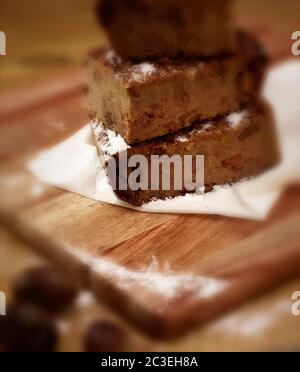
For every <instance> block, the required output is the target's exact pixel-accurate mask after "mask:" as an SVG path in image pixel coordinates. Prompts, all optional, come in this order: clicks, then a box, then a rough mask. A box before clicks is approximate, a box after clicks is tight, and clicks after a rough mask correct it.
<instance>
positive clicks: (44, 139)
mask: <svg viewBox="0 0 300 372" xmlns="http://www.w3.org/2000/svg"><path fill="white" fill-rule="evenodd" d="M262 36H265V39H267V37H266V35H262ZM268 37H269V35H268ZM271 40H273V39H271ZM272 45H273V47H274V46H276V48H273V47H272ZM269 47H270V48H271V50H273V55H274V56H276V57H278V56H281V55H282V54H283V49H278V43H276V42H274V40H273V44H272V43H269ZM272 48H273V49H272ZM81 85H82V77H81V74H80V72H79V71H77V70H74V71H70V72H67V73H65V74H63V75H60V76H56V77H53V78H52V79H47V80H45V81H44V82H41V83H39V84H35V85H31V86H29V87H23V88H20V89H18V90H17V91H12V92H3V93H1V94H0V203H1V206H0V219H1V221H2V222H4V223H5V224H6V225H7V226H8V227H9V228H10V229H12V231H14V232H15V233H16V234H17V235H18V236H19V237H20V238H22V239H24V240H25V241H26V242H28V243H30V244H31V246H32V247H34V248H35V249H36V250H37V251H38V252H39V253H40V254H43V255H44V256H46V257H48V258H50V259H51V260H53V261H54V262H55V263H56V264H58V265H60V266H62V267H63V268H64V269H65V270H68V271H69V272H70V274H71V275H73V276H74V278H77V279H79V280H80V281H81V282H82V284H83V285H85V286H87V287H88V288H91V289H92V290H93V292H94V293H95V294H97V296H99V297H100V298H101V299H102V300H104V301H105V302H107V303H108V304H110V305H111V306H113V307H114V308H115V309H116V310H118V311H119V312H120V313H121V314H122V315H125V316H127V317H128V318H129V319H131V320H132V321H133V322H134V323H135V324H137V325H138V326H140V327H142V328H143V329H144V330H146V331H147V332H149V333H150V334H151V335H153V336H155V337H161V338H169V337H175V336H177V335H179V334H181V333H182V332H185V331H187V330H189V329H191V328H192V327H193V326H194V325H196V324H203V323H205V322H207V321H209V320H211V319H212V318H214V317H216V316H218V315H221V314H223V313H224V312H225V311H227V310H229V309H231V308H233V307H235V306H238V305H240V304H241V303H243V302H245V301H248V300H250V299H251V298H252V297H253V296H257V295H258V294H261V293H263V292H264V291H267V290H268V289H270V288H272V287H274V286H275V285H277V284H279V283H281V282H282V281H283V280H285V279H287V278H290V277H292V276H294V275H296V274H298V273H299V272H300V245H299V244H300V243H299V241H300V239H299V238H300V233H299V223H300V188H299V187H297V186H295V187H293V188H291V189H290V190H288V191H287V192H286V193H285V195H284V196H283V197H282V199H281V200H280V202H279V203H278V204H277V205H276V207H275V208H274V210H273V212H272V214H271V216H270V217H269V219H268V220H267V221H265V222H263V223H259V222H253V221H245V220H239V219H229V218H225V217H219V216H188V215H186V216H182V215H180V216H179V215H178V216H176V215H156V214H141V213H139V212H135V211H131V210H127V209H123V208H120V207H115V206H110V205H105V204H103V203H98V202H95V201H92V200H89V199H86V198H83V197H81V196H78V195H74V194H71V193H68V192H65V191H62V190H58V189H55V188H52V187H49V186H47V185H44V184H42V183H41V182H40V181H39V180H37V179H35V178H34V177H32V176H31V175H30V174H29V173H28V172H27V171H26V169H25V167H24V163H25V161H26V159H28V157H30V156H32V155H33V154H34V153H35V152H36V151H38V150H40V149H43V148H45V147H48V146H51V145H53V144H54V143H57V142H59V141H61V140H62V139H64V138H66V137H67V136H68V135H70V134H71V133H73V132H75V131H76V130H77V129H79V128H81V127H82V126H83V125H85V124H86V122H87V120H88V118H87V116H86V114H85V112H84V111H83V109H82V107H81Z"/></svg>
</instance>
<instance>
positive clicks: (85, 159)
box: [27, 60, 300, 220]
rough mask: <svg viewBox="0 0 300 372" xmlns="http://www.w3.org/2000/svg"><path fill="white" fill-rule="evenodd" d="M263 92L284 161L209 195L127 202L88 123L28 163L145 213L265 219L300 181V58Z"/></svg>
mask: <svg viewBox="0 0 300 372" xmlns="http://www.w3.org/2000/svg"><path fill="white" fill-rule="evenodd" d="M263 95H264V96H265V98H266V99H267V100H268V101H269V102H270V103H271V104H272V106H273V108H274V112H275V118H276V123H277V127H278V134H279V138H280V143H281V148H282V155H283V160H282V162H281V164H280V165H278V166H277V167H276V168H274V169H272V170H271V171H268V172H266V173H265V174H263V175H261V176H259V177H256V178H253V179H251V180H246V181H243V182H240V183H237V184H235V185H233V186H229V185H225V186H218V187H215V189H214V191H212V192H210V193H208V194H205V195H193V194H187V195H185V196H182V197H177V198H175V199H170V200H164V201H162V200H159V201H154V202H150V203H148V204H146V205H143V206H142V207H140V208H135V207H132V206H130V205H129V204H127V203H124V202H122V201H121V200H119V199H118V198H117V197H116V195H115V194H114V192H113V190H112V189H111V187H110V185H109V183H108V180H107V177H106V175H105V171H104V169H103V167H102V165H101V162H100V157H99V154H98V150H97V148H96V146H95V144H94V142H93V138H92V133H91V129H90V126H89V125H88V124H87V125H86V126H85V127H84V128H82V129H81V130H80V131H79V132H77V133H76V134H75V135H73V136H72V137H70V138H69V139H67V140H65V141H64V142H62V143H60V144H59V145H57V146H55V147H53V148H51V149H49V150H46V151H43V152H41V153H39V154H37V155H36V156H35V157H34V158H33V159H32V160H31V161H30V162H28V164H27V167H28V169H29V170H30V171H31V172H32V173H33V174H34V175H35V176H36V177H37V178H39V179H40V180H42V181H43V182H45V183H47V184H49V185H52V186H56V187H58V188H62V189H64V190H68V191H70V192H74V193H76V194H80V195H83V196H85V197H88V198H91V199H95V200H97V201H99V202H104V203H109V204H114V205H119V206H122V207H126V208H132V209H136V210H138V211H141V212H155V213H185V214H186V213H189V214H218V215H223V216H228V217H236V218H247V219H255V220H262V219H265V218H266V217H267V216H268V214H269V212H270V210H271V208H272V207H273V205H274V204H275V202H276V201H277V200H278V198H279V196H280V195H281V193H282V192H283V190H284V189H285V187H286V186H288V185H289V184H291V183H294V182H300V167H299V164H300V61H298V60H291V61H288V62H286V63H284V64H281V65H278V66H276V67H274V68H273V69H272V70H270V72H269V74H268V77H267V80H266V83H265V86H264V91H263Z"/></svg>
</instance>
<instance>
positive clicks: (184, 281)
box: [70, 247, 229, 304]
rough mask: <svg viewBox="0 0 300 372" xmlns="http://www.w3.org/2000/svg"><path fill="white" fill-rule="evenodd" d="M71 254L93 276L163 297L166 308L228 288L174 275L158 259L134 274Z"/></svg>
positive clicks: (195, 277)
mask: <svg viewBox="0 0 300 372" xmlns="http://www.w3.org/2000/svg"><path fill="white" fill-rule="evenodd" d="M70 253H71V254H73V255H74V254H75V255H76V256H79V258H80V259H81V260H82V261H83V262H85V263H86V264H88V265H89V267H91V268H92V270H93V271H94V272H96V273H97V274H98V275H101V276H102V277H103V278H105V279H106V280H109V281H111V282H113V283H114V285H115V286H117V287H118V288H119V289H122V290H130V289H133V288H134V289H140V290H142V293H146V292H148V293H151V294H155V295H158V296H160V297H161V298H162V299H163V300H164V303H165V304H166V302H168V301H170V300H174V299H176V298H178V297H180V296H181V295H184V294H186V293H190V294H191V295H193V297H197V298H201V299H207V298H211V297H213V296H216V295H217V294H219V293H220V292H222V291H223V290H225V289H226V288H227V287H228V285H229V283H228V282H227V281H224V280H219V279H214V278H209V277H204V276H198V275H193V274H192V273H186V274H180V273H175V272H173V271H172V270H171V268H170V265H169V264H168V263H164V264H163V265H161V264H160V263H159V262H158V260H157V258H156V257H153V258H152V262H151V263H150V265H149V266H148V267H144V268H141V269H139V270H137V271H134V270H129V269H128V268H126V267H124V266H120V265H118V264H116V263H114V262H112V261H110V260H108V259H106V258H102V257H101V258H95V257H93V256H92V255H90V254H88V253H87V252H85V253H84V252H82V251H80V250H76V249H75V248H74V247H70Z"/></svg>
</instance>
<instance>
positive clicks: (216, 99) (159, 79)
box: [85, 0, 279, 206]
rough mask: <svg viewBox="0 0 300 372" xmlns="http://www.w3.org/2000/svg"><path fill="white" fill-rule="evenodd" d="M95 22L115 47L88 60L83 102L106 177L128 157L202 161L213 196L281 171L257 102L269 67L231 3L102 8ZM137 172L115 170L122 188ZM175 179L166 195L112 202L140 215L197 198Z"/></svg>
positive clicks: (269, 124) (105, 4) (120, 0)
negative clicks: (164, 201) (216, 190)
mask: <svg viewBox="0 0 300 372" xmlns="http://www.w3.org/2000/svg"><path fill="white" fill-rule="evenodd" d="M97 12H98V15H99V18H100V20H101V22H102V25H103V26H104V27H105V29H106V31H107V34H108V36H109V39H110V41H111V44H112V47H111V48H110V49H105V50H97V51H94V52H93V53H91V54H90V55H89V57H88V59H87V64H86V65H87V89H86V90H85V92H86V102H87V107H88V110H89V113H90V115H91V118H92V127H93V131H94V134H95V140H96V143H97V146H98V148H99V151H100V154H101V157H102V159H103V165H104V166H105V167H107V166H108V164H109V160H110V159H116V160H118V159H119V158H120V156H121V154H122V153H123V152H124V151H126V153H127V157H130V156H132V155H143V156H145V157H146V158H147V160H149V162H151V159H152V158H151V156H152V155H159V156H161V155H168V156H169V157H172V156H173V155H179V156H181V157H182V158H183V157H184V156H185V155H193V156H195V155H203V156H204V186H205V189H206V190H211V188H212V187H213V186H214V185H221V184H227V183H232V182H236V181H239V180H241V179H243V178H246V177H251V176H254V175H257V174H259V173H260V172H262V171H264V170H266V169H267V168H269V167H271V166H273V165H275V164H276V163H277V162H278V160H279V152H278V146H277V141H276V133H275V127H274V123H273V118H272V113H271V110H270V108H269V107H268V105H267V104H266V103H265V102H263V100H262V99H261V97H260V89H261V85H262V81H263V78H264V74H265V70H266V67H267V62H268V61H267V58H266V56H265V54H264V52H263V50H262V48H261V46H260V45H259V43H258V42H257V41H256V40H255V39H254V38H253V37H252V36H250V35H248V34H247V33H244V32H242V31H237V30H235V28H234V25H233V22H232V20H231V1H230V0H228V1H226V0H210V1H209V0H191V1H188V2H187V1H184V0H114V1H111V0H102V1H101V2H100V3H99V6H98V8H97ZM116 164H118V162H116ZM192 168H193V169H192V171H193V175H195V172H196V166H195V164H194V163H193V165H192ZM132 171H133V168H132V167H128V169H127V167H126V172H124V169H123V168H122V169H121V168H120V167H119V166H118V165H117V169H116V172H119V173H120V174H118V176H120V177H121V178H122V177H123V178H124V177H125V178H128V177H129V175H130V173H131V172H132ZM122 172H123V173H124V174H121V173H122ZM108 176H109V178H110V175H109V174H108ZM117 178H118V179H119V177H117ZM173 178H174V173H172V172H171V183H170V184H171V187H170V189H168V190H165V189H163V188H162V187H158V188H156V189H155V190H154V189H151V187H149V188H148V189H138V190H132V189H130V188H127V189H126V190H125V189H123V188H122V190H121V189H120V188H118V187H116V188H115V192H116V194H117V195H118V197H119V198H120V199H122V200H124V201H126V202H129V203H130V204H133V205H137V206H138V205H142V204H143V203H146V202H148V201H150V200H153V199H161V198H168V197H175V196H178V195H183V194H185V193H186V192H187V191H189V192H191V191H196V190H187V189H185V188H184V187H183V188H182V189H177V188H175V187H174V182H172V181H174V179H173ZM110 181H112V180H110ZM149 185H150V182H149Z"/></svg>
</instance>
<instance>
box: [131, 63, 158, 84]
mask: <svg viewBox="0 0 300 372" xmlns="http://www.w3.org/2000/svg"><path fill="white" fill-rule="evenodd" d="M156 70H157V69H156V67H155V65H154V64H152V63H146V62H145V63H141V64H139V65H133V66H132V67H131V68H130V73H131V74H130V80H133V81H136V82H139V81H140V82H142V81H144V80H146V79H147V78H148V77H149V76H151V75H153V74H154V73H155V72H156Z"/></svg>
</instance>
